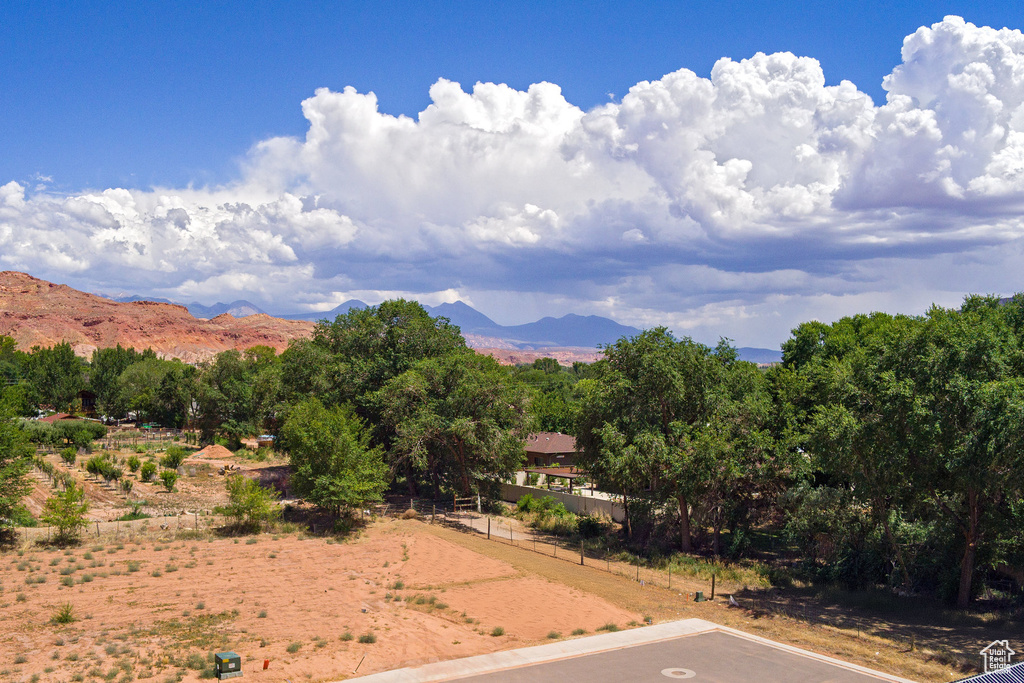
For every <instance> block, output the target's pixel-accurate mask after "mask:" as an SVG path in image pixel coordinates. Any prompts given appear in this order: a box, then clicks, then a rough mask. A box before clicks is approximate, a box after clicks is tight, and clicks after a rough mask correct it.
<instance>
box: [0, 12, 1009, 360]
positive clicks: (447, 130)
mask: <svg viewBox="0 0 1024 683" xmlns="http://www.w3.org/2000/svg"><path fill="white" fill-rule="evenodd" d="M947 14H949V15H958V16H960V17H963V19H965V20H966V22H968V23H967V24H964V25H961V24H957V23H955V22H954V23H950V24H943V28H941V29H935V30H934V31H933V33H927V31H932V30H933V29H929V28H927V27H932V26H933V25H936V26H937V25H938V22H942V21H943V17H944V16H945V15H947ZM961 23H962V22H961ZM1022 25H1024V12H1022V11H1021V9H1020V6H1019V4H1018V3H1011V2H985V3H981V2H934V3H925V2H922V3H897V4H894V3H870V2H867V3H852V2H851V3H831V2H830V3H826V2H817V3H815V2H799V3H797V2H773V3H740V2H719V3H683V2H664V3H642V4H641V3H621V2H616V3H612V2H595V3H586V4H583V3H571V4H570V3H550V2H543V3H542V2H535V3H531V2H515V3H512V2H496V3H468V2H466V3H460V2H444V3H439V2H416V3H388V4H386V5H384V4H382V3H361V2H348V3H337V4H329V3H302V2H291V3H204V4H202V5H197V6H196V7H188V6H184V5H181V4H178V3H174V4H172V3H126V4H125V5H123V6H114V5H111V4H109V3H43V2H32V3H28V2H11V3H4V4H3V5H2V6H0V188H6V189H5V190H4V189H0V193H4V192H5V193H6V194H0V266H2V267H6V268H11V269H19V270H27V271H29V272H31V273H32V274H34V275H37V276H40V277H45V278H47V279H51V280H57V281H61V282H67V283H69V284H72V285H75V286H79V287H83V288H87V289H90V290H92V291H109V292H130V293H141V294H149V295H159V296H167V297H170V298H176V299H184V300H191V299H193V298H195V299H199V300H202V301H204V302H207V303H210V302H212V301H214V300H217V299H221V300H226V299H230V298H237V297H238V296H247V297H248V298H251V299H253V300H254V301H256V302H257V303H260V304H261V305H264V306H265V307H266V308H268V309H269V310H275V311H280V312H286V311H288V310H298V309H300V308H327V307H329V306H330V305H333V304H336V303H339V302H340V301H339V299H341V298H342V297H347V296H350V295H358V296H361V297H363V298H365V299H368V300H373V299H374V298H377V299H379V298H381V297H384V296H391V295H406V296H419V297H420V298H422V299H424V300H425V301H426V302H428V303H437V302H439V301H442V300H449V299H451V298H454V297H457V298H462V299H464V300H468V301H469V302H470V303H471V304H473V305H475V306H476V307H478V308H479V309H481V310H482V311H484V312H485V313H487V314H489V315H491V316H492V317H494V318H495V319H496V320H498V321H499V322H506V323H517V322H524V321H526V320H528V319H532V318H535V317H539V316H540V315H544V314H554V315H560V314H563V313H566V312H570V311H572V312H578V313H596V314H601V315H608V316H610V317H614V318H616V319H619V320H620V321H622V322H627V323H631V324H635V325H638V326H645V325H652V324H666V325H669V326H670V327H672V328H673V329H675V330H676V331H677V333H680V334H692V335H693V336H694V337H696V338H698V339H701V340H704V341H713V340H714V339H716V338H717V336H718V335H720V334H722V335H727V336H730V337H732V338H734V339H736V340H737V341H738V342H739V343H741V344H748V345H765V346H776V345H777V344H778V343H779V342H780V341H782V339H784V338H785V335H786V331H787V330H788V329H789V328H791V327H792V326H794V325H795V324H797V323H799V322H800V321H801V320H804V319H808V318H811V317H817V318H826V319H830V318H831V317H836V316H838V315H842V314H847V313H851V312H855V311H859V310H872V309H874V308H880V309H885V310H903V311H906V312H920V311H922V310H923V309H924V307H926V306H927V305H928V304H929V303H930V302H932V301H937V302H939V303H942V304H946V305H950V304H954V303H956V302H957V301H958V300H959V299H960V298H961V297H962V295H963V294H964V293H966V292H968V291H998V292H1000V293H1004V294H1005V293H1009V292H1012V291H1016V289H1019V288H1021V287H1020V285H1019V284H1018V283H1017V282H1015V281H1014V279H1013V277H1012V276H1011V275H1008V273H1013V272H1014V271H1015V270H1016V269H1017V266H1018V264H1019V260H1015V259H1018V257H1019V254H1020V252H1021V241H1020V240H1021V237H1020V235H1021V226H1020V225H1019V219H1018V218H1016V216H1018V215H1019V213H1020V212H1019V206H1020V203H1021V197H1022V196H1024V195H1022V194H1021V190H1022V188H1021V187H1019V185H1020V182H1021V181H1020V175H1021V172H1020V170H1019V169H1018V168H1017V166H1015V165H1014V164H1015V163H1016V162H1014V161H1013V159H1015V158H1016V157H1015V153H1016V152H1015V150H1016V149H1017V147H1016V145H1017V142H1016V138H1015V137H1014V135H1013V133H1014V132H1015V131H1016V130H1017V128H1019V127H1024V113H1022V114H1020V116H1017V117H1016V118H1015V114H1014V111H1015V110H1016V108H1017V107H1018V106H1019V102H1020V99H1021V97H1022V96H1024V93H1022V90H1024V87H1022V79H1024V76H1022V74H1021V73H1019V72H1018V71H1015V70H1014V69H1015V67H1013V64H1017V65H1018V66H1019V64H1020V59H1021V58H1022V57H1021V48H1020V46H1019V44H1018V42H1017V39H1016V38H1014V36H1013V35H1011V34H1009V33H998V32H988V33H986V32H985V31H987V29H985V27H993V28H995V29H1001V28H1002V27H1004V26H1009V27H1010V28H1011V29H1016V28H1020V27H1021V26H1022ZM920 27H926V33H924V34H920V37H919V39H918V40H917V41H915V42H914V43H913V47H914V55H912V60H911V62H910V63H908V64H906V65H903V66H902V67H901V63H902V61H903V57H901V52H900V50H901V46H902V45H903V40H904V38H905V37H906V36H908V35H911V34H914V33H915V31H918V29H919V28H920ZM935 36H939V37H940V38H941V39H939V38H935ZM993 46H995V47H994V48H993ZM759 52H760V53H765V55H767V56H768V57H766V58H765V59H764V60H762V61H760V62H758V61H757V60H755V59H751V58H753V57H754V55H755V54H756V53H759ZM776 53H792V55H791V56H795V58H802V57H809V58H811V59H810V60H809V61H808V60H804V61H799V60H797V61H793V60H789V59H788V58H785V59H784V58H772V57H771V56H772V55H774V54H776ZM723 58H729V60H731V61H729V62H728V63H724V62H720V61H719V60H722V59H723ZM743 60H747V61H743ZM993 60H995V61H993ZM1000 60H1002V61H1000ZM996 62H999V64H1003V66H1005V68H1003V69H1001V68H999V65H998V64H996ZM716 63H719V64H720V65H723V64H724V66H720V67H719V71H718V72H716V73H717V75H713V69H714V68H716V67H715V65H716ZM730 64H731V65H732V66H733V67H735V68H732V67H729V65H730ZM815 65H816V66H815ZM727 67H728V68H727ZM897 67H901V69H902V72H901V73H900V74H897V75H894V76H893V79H892V84H891V86H890V90H893V89H895V91H896V92H897V94H901V95H902V96H905V97H906V98H907V100H906V103H905V104H898V103H897V104H889V105H887V100H886V90H885V89H883V86H882V83H883V79H884V78H885V77H887V76H890V74H894V69H897ZM815 68H817V69H818V71H817V72H815ZM680 69H688V70H690V71H692V72H693V73H692V76H693V79H695V80H686V79H685V78H679V77H676V78H674V79H668V80H666V79H664V78H663V77H665V76H666V75H668V74H673V73H674V72H677V71H678V70H680ZM978 69H981V70H982V71H984V72H985V74H988V75H984V74H983V75H982V76H978V73H980V72H978ZM963 74H966V75H967V76H970V78H973V79H975V81H977V83H982V81H983V82H984V83H982V85H978V84H977V83H976V82H975V81H972V82H971V83H966V81H965V80H964V79H966V78H967V76H964V78H962V79H960V80H957V81H955V82H954V81H950V80H949V78H948V77H949V76H950V75H953V76H960V75H963ZM819 76H820V77H821V78H820V80H821V82H818V80H817V79H818V77H819ZM686 78H689V76H687V77H686ZM979 78H980V79H981V80H980V81H979V80H978V79H979ZM441 79H443V80H441ZM986 79H988V80H986ZM643 81H649V82H651V83H652V84H653V85H652V86H651V87H649V88H639V87H638V86H637V84H639V83H641V82H643ZM843 81H849V82H850V84H852V85H851V86H849V87H848V88H847V89H846V90H842V86H841V85H840V84H841V83H842V82H843ZM449 82H455V83H458V84H461V89H458V88H456V87H455V86H451V85H448V83H449ZM478 82H480V83H484V84H488V83H490V84H504V85H506V86H508V87H507V88H505V89H503V90H502V89H500V88H498V87H497V86H495V88H497V89H494V88H492V89H491V90H488V89H487V87H484V88H482V89H480V90H479V92H474V90H473V88H474V84H476V83H478ZM542 82H546V83H550V84H554V85H555V86H557V88H558V89H560V91H558V90H557V89H556V90H551V89H544V88H534V89H531V85H532V84H538V83H542ZM950 83H952V85H950ZM673 84H674V85H673ZM349 87H350V88H352V89H353V90H351V91H346V90H345V89H346V88H349ZM631 88H634V90H635V91H636V92H635V93H634V94H633V95H632V96H630V94H629V93H630V89H631ZM702 88H703V89H704V90H702ZM851 88H852V90H851ZM979 88H980V89H981V90H984V92H981V90H979ZM318 89H326V90H321V91H319V92H318ZM456 90H458V92H456ZM739 91H743V93H745V94H744V95H743V97H738V96H735V95H736V93H737V92H739ZM371 92H372V93H373V94H374V95H375V96H376V102H372V101H370V100H369V99H367V98H368V97H369V96H368V93H371ZM692 92H701V93H703V94H702V95H701V96H700V97H697V96H693V97H691V95H690V93H692ZM459 93H462V94H461V95H460V94H459ZM531 93H532V94H531ZM965 93H967V94H965ZM463 96H464V97H463ZM762 97H763V98H764V99H763V101H762V100H761V99H759V98H762ZM730 98H731V99H730ZM858 98H860V99H858ZM965 98H968V99H970V98H973V99H971V100H970V101H969V102H968V101H967V99H965ZM996 101H998V106H996V105H993V102H996ZM304 102H305V104H303V103H304ZM669 102H671V105H667V104H666V103H669ZM837 102H838V103H839V104H837ZM986 103H987V104H986ZM840 105H841V106H840ZM666 106H668V107H669V109H671V111H667V110H666V109H665V107H666ZM303 107H305V110H304V109H303ZM431 107H433V114H431V113H429V112H431V109H430V108H431ZM608 107H612V110H608V109H607V108H608ZM750 107H753V108H754V109H756V110H757V111H754V109H750ZM986 107H988V108H986ZM992 107H994V108H992ZM709 108H710V109H709ZM716 108H717V109H716ZM855 110H856V111H855ZM709 111H710V112H711V114H709V113H708V112H709ZM1022 111H1024V110H1022ZM421 112H425V114H421ZM399 115H405V116H406V117H410V118H407V119H400V118H395V117H398V116H399ZM922 117H925V118H928V117H931V119H930V120H932V121H931V123H928V122H925V123H923V124H922V123H921V122H922V120H923V119H922ZM805 119H806V120H805ZM723 120H728V121H731V122H732V123H730V124H729V125H728V126H725V127H722V126H719V125H718V123H716V121H717V122H721V121H723ZM317 122H321V123H323V126H322V129H318V128H317ZM723 125H724V124H723ZM652 126H656V128H655V127H652ZM317 130H319V131H320V133H321V134H322V135H320V137H317V138H316V139H315V140H313V139H312V138H311V137H309V136H310V135H313V134H314V133H316V132H317ZM524 131H525V132H524ZM851 131H852V132H851ZM893 135H895V136H897V138H898V139H897V138H892V139H889V138H887V137H886V136H893ZM313 137H316V136H315V135H314V136H313ZM311 140H312V142H311ZM766 141H767V142H766ZM872 141H873V142H872ZM783 147H785V149H783ZM481 150H483V151H481ZM897 152H898V153H897ZM478 153H479V154H480V155H481V156H479V157H477V156H474V155H477V154H478ZM5 207H6V208H5ZM97 244H105V245H106V246H105V247H103V248H99V247H97V246H96V245H97ZM171 254H173V255H174V258H170V257H169V256H168V255H171ZM162 257H166V258H162Z"/></svg>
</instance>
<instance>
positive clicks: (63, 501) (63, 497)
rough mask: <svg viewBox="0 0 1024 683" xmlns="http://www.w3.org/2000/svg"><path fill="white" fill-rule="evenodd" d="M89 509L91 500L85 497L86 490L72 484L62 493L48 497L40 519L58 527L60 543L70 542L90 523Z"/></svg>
mask: <svg viewBox="0 0 1024 683" xmlns="http://www.w3.org/2000/svg"><path fill="white" fill-rule="evenodd" d="M88 511H89V501H87V500H86V499H85V491H84V490H82V489H81V488H79V487H78V486H74V485H72V486H68V487H67V488H65V489H64V491H63V492H62V493H58V494H57V495H56V496H53V497H52V498H47V499H46V502H45V503H44V504H43V515H42V517H41V518H40V519H42V520H43V521H44V522H46V523H47V524H50V525H51V526H54V527H56V528H57V536H56V540H57V542H58V543H69V542H71V541H74V540H76V539H77V538H78V535H79V534H80V533H81V530H82V529H83V528H84V527H85V526H86V525H87V524H88V523H89V522H88V520H86V519H85V513H87V512H88Z"/></svg>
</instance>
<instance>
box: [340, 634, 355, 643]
mask: <svg viewBox="0 0 1024 683" xmlns="http://www.w3.org/2000/svg"><path fill="white" fill-rule="evenodd" d="M353 638H355V636H353V635H352V632H351V631H345V632H344V633H342V634H341V640H342V641H343V642H346V643H347V642H348V641H350V640H352V639H353Z"/></svg>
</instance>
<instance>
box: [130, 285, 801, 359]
mask: <svg viewBox="0 0 1024 683" xmlns="http://www.w3.org/2000/svg"><path fill="white" fill-rule="evenodd" d="M112 298H114V300H116V301H122V302H132V301H142V300H146V301H157V302H159V303H174V302H172V301H168V300H166V299H152V298H150V299H145V298H144V297H139V296H126V297H112ZM367 306H368V304H366V303H365V302H363V301H359V300H358V299H349V300H348V301H346V302H344V303H343V304H341V305H339V306H336V307H335V308H333V309H331V310H329V311H319V312H307V313H286V314H279V315H273V314H268V313H266V311H264V310H262V309H261V308H260V307H259V306H257V305H256V304H254V303H252V302H250V301H246V300H245V299H239V300H237V301H232V302H231V303H227V304H225V303H220V302H218V303H215V304H213V305H212V306H204V305H203V304H200V303H198V302H193V303H190V304H186V305H185V307H186V308H187V309H188V311H189V313H191V314H192V315H193V316H195V317H196V318H200V319H210V318H215V317H217V316H219V315H223V314H225V313H227V314H229V315H231V316H233V317H235V318H244V317H246V316H250V315H258V314H265V315H273V317H275V318H280V319H282V320H305V321H309V322H317V321H320V320H325V319H326V320H332V321H333V320H334V319H335V318H336V317H337V316H339V315H344V314H346V313H348V312H349V311H350V310H352V309H362V308H366V307H367ZM423 308H424V309H426V311H427V312H428V313H429V314H430V315H432V316H434V317H439V316H444V317H445V318H448V320H450V321H451V322H452V324H453V325H458V327H459V328H460V329H461V330H462V333H463V335H465V336H466V338H467V341H468V342H469V344H470V346H473V347H474V348H488V349H492V348H493V349H505V350H510V351H511V350H516V351H539V350H541V349H551V348H564V349H570V348H571V349H591V350H593V349H596V348H597V347H599V346H602V345H605V344H611V343H614V342H615V341H616V340H618V339H620V338H622V337H631V336H633V335H636V334H639V333H640V330H639V329H637V328H635V327H631V326H629V325H622V324H619V323H617V322H615V321H614V320H611V319H609V318H603V317H601V316H597V315H587V316H581V315H576V314H573V313H570V314H568V315H564V316H562V317H560V318H554V317H550V316H548V317H544V318H541V319H540V320H537V321H535V322H532V323H525V324H523V325H499V324H498V323H496V322H494V321H493V320H491V319H490V318H488V317H487V316H486V315H484V314H483V313H481V312H480V311H478V310H476V309H475V308H473V307H472V306H469V305H468V304H466V303H464V302H462V301H456V302H454V303H444V304H440V305H439V306H427V305H423ZM737 352H738V354H739V357H740V359H742V360H747V361H750V362H753V363H778V362H780V361H781V360H782V354H781V353H780V352H779V351H778V350H773V349H762V348H754V347H740V348H738V349H737ZM530 355H532V354H530Z"/></svg>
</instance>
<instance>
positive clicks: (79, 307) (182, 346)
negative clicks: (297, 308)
mask: <svg viewBox="0 0 1024 683" xmlns="http://www.w3.org/2000/svg"><path fill="white" fill-rule="evenodd" d="M312 330H313V323H310V322H306V321H299V320H281V319H279V318H271V317H270V316H268V315H262V314H261V315H250V316H246V317H244V318H234V317H232V316H231V315H227V314H224V315H220V316H217V317H216V318H213V319H211V320H201V319H197V318H194V317H193V316H192V315H191V314H190V313H189V312H188V309H186V308H185V307H184V306H178V305H176V304H168V303H155V302H151V301H133V302H130V303H120V302H117V301H112V300H110V299H105V298H103V297H99V296H96V295H94V294H86V293H84V292H80V291H78V290H75V289H72V288H71V287H68V286H67V285H55V284H52V283H50V282H46V281H44V280H40V279H38V278H34V277H32V276H31V275H26V274H25V273H18V272H13V271H4V272H0V334H2V335H8V336H10V337H13V338H14V339H15V340H16V341H17V342H18V346H19V347H20V348H22V349H25V350H27V349H29V348H31V347H32V346H36V345H39V346H52V345H54V344H57V343H60V342H62V341H67V342H70V343H71V345H72V346H73V347H74V349H75V352H76V353H78V354H79V355H82V356H89V355H91V354H92V352H93V350H94V349H96V348H103V347H109V346H115V345H116V344H121V345H122V346H133V347H135V348H136V349H144V348H152V349H153V350H155V351H156V352H157V353H159V354H161V355H163V356H165V357H167V358H180V359H182V360H184V361H187V362H196V361H199V360H203V359H206V358H209V357H211V356H213V355H215V354H217V353H219V352H221V351H226V350H228V349H239V350H241V349H247V348H249V347H250V346H256V345H265V346H272V347H274V348H275V349H277V350H278V351H282V350H284V349H285V348H286V347H287V346H288V342H289V341H290V340H292V339H295V338H299V337H306V336H309V334H310V333H311V332H312Z"/></svg>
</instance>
